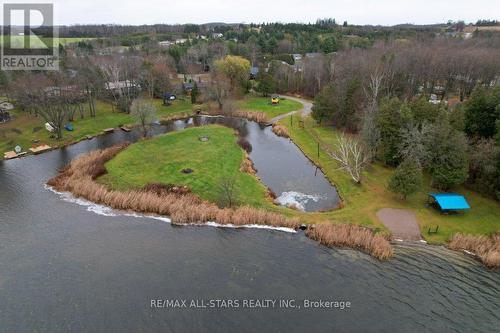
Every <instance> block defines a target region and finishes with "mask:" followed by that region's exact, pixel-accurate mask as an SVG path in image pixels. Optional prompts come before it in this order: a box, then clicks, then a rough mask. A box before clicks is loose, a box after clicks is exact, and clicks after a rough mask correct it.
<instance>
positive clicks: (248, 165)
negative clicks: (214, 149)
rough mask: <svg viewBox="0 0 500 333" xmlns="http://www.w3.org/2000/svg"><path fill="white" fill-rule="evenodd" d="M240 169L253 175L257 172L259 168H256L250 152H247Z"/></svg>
mask: <svg viewBox="0 0 500 333" xmlns="http://www.w3.org/2000/svg"><path fill="white" fill-rule="evenodd" d="M240 171H241V172H246V173H249V174H251V175H255V174H256V173H257V169H255V165H254V164H253V162H252V160H251V159H250V157H249V156H248V154H245V158H244V159H243V161H242V162H241V166H240Z"/></svg>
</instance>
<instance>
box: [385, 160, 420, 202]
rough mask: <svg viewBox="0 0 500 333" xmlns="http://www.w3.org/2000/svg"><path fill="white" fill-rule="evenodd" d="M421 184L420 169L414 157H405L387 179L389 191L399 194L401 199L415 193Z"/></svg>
mask: <svg viewBox="0 0 500 333" xmlns="http://www.w3.org/2000/svg"><path fill="white" fill-rule="evenodd" d="M421 185H422V170H421V168H420V165H419V164H418V162H417V161H416V160H415V159H414V158H407V159H405V160H404V161H403V162H402V163H401V164H400V165H399V166H398V167H397V168H396V171H394V173H393V174H392V176H391V178H390V179H389V184H388V188H389V190H390V191H391V192H394V193H398V194H400V195H401V198H402V199H403V200H406V197H407V196H409V195H411V194H413V193H415V192H416V191H417V190H418V189H419V188H420V186H421Z"/></svg>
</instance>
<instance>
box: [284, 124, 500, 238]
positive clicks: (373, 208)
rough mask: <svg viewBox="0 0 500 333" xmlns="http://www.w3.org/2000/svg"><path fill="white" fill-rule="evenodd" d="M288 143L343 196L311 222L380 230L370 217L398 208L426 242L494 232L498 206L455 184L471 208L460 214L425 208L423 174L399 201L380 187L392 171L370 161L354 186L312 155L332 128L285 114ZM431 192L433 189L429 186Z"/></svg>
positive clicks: (332, 134)
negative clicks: (415, 190) (406, 212)
mask: <svg viewBox="0 0 500 333" xmlns="http://www.w3.org/2000/svg"><path fill="white" fill-rule="evenodd" d="M280 123H281V124H283V125H285V126H286V127H287V128H288V130H289V132H290V136H291V138H292V139H293V141H294V142H295V143H296V144H297V145H298V146H299V147H300V148H301V149H302V150H303V151H304V152H305V154H306V155H307V156H308V157H309V158H310V159H311V160H313V161H314V163H316V164H317V165H318V166H320V167H321V168H322V169H323V171H324V172H325V174H326V176H327V177H328V178H329V179H330V180H331V181H332V182H333V183H334V184H335V185H336V186H337V188H338V190H339V193H340V195H341V196H342V198H343V200H344V204H345V207H344V208H342V209H340V210H337V211H332V212H326V213H320V214H310V215H315V220H316V222H320V221H325V222H327V221H328V222H332V223H342V222H350V223H357V224H363V225H375V226H378V227H380V228H382V229H383V226H382V225H381V223H380V221H378V219H377V217H376V212H377V211H378V210H379V209H381V208H385V207H388V208H403V209H408V210H411V211H413V212H415V214H416V216H417V220H418V223H419V226H420V229H421V232H422V235H423V236H424V237H425V239H426V240H427V241H429V242H431V243H443V242H445V241H447V240H449V239H450V238H451V236H452V235H453V234H454V233H457V232H462V233H467V234H474V235H475V234H489V233H492V232H495V231H499V230H500V219H499V216H500V204H499V203H498V202H496V201H494V200H492V199H489V198H486V197H484V196H482V195H480V194H478V193H476V192H473V191H470V190H467V189H464V188H458V189H456V190H455V192H457V193H460V194H463V195H464V196H465V197H466V198H467V200H468V201H469V203H470V205H471V207H472V209H471V210H470V211H468V212H465V213H463V214H456V215H443V214H441V213H440V212H438V211H437V210H435V209H434V208H431V207H427V206H426V199H427V193H428V192H430V191H432V189H431V187H430V185H429V184H430V179H429V177H425V180H424V185H423V186H422V187H421V189H420V190H419V191H418V193H416V194H415V195H413V196H411V197H409V198H408V200H407V201H402V200H401V199H399V197H398V196H397V195H396V194H393V193H391V192H389V191H388V190H387V189H386V186H387V185H386V184H387V182H388V180H389V177H390V176H391V174H392V172H393V171H394V170H393V169H390V168H386V167H384V166H382V165H379V164H374V165H372V166H371V167H370V169H369V170H367V171H366V172H365V173H364V180H363V184H362V185H356V184H355V183H354V182H352V180H351V179H350V177H349V176H348V175H347V174H346V173H344V172H343V171H342V170H339V169H338V165H337V162H335V161H334V160H332V159H331V158H330V157H329V156H328V155H327V154H326V152H325V150H323V149H322V148H320V155H319V157H318V155H317V149H318V141H321V143H322V145H326V146H330V147H331V146H332V145H333V144H334V142H335V141H336V139H337V136H338V134H339V133H338V132H337V131H336V130H335V129H333V128H332V127H317V126H316V125H315V123H314V121H313V120H312V119H311V118H308V119H307V120H306V121H305V126H304V128H301V127H299V126H298V124H297V122H294V123H293V124H294V125H293V126H291V125H290V118H289V117H288V118H286V119H283V120H282V121H281V122H280ZM434 191H435V190H434ZM436 226H439V232H438V233H437V234H431V235H428V233H427V230H428V228H429V227H432V228H435V227H436Z"/></svg>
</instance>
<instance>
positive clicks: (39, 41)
mask: <svg viewBox="0 0 500 333" xmlns="http://www.w3.org/2000/svg"><path fill="white" fill-rule="evenodd" d="M4 39H5V41H7V39H6V38H5V37H4V36H1V35H0V45H3V44H4ZM89 39H93V38H87V37H73V38H64V37H60V38H57V41H56V42H55V44H56V45H57V44H61V45H63V46H64V45H68V44H72V43H78V42H80V41H82V40H89ZM52 40H53V38H47V37H41V38H38V37H35V36H30V44H31V46H32V47H43V46H44V45H46V44H48V45H51V44H52ZM11 44H12V45H24V36H12V37H11Z"/></svg>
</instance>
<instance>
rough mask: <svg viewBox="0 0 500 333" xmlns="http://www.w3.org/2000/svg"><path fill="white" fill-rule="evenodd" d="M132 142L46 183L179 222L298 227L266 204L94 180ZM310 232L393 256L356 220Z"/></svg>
mask: <svg viewBox="0 0 500 333" xmlns="http://www.w3.org/2000/svg"><path fill="white" fill-rule="evenodd" d="M128 145H129V144H128V143H127V144H121V145H117V146H113V147H110V148H107V149H104V150H97V151H93V152H90V153H87V154H84V155H81V156H79V157H78V158H76V159H74V160H73V161H71V162H70V164H68V165H67V166H66V167H64V168H63V169H62V170H60V171H59V173H58V175H56V176H55V177H53V178H52V179H50V180H49V181H48V182H47V185H49V186H52V187H53V188H54V190H56V191H58V192H70V193H71V194H72V195H73V196H74V197H76V198H84V199H85V200H88V201H90V202H93V203H97V204H99V205H104V206H108V207H110V208H113V209H119V210H131V211H134V212H137V213H140V214H158V215H160V216H168V218H169V219H170V220H171V221H172V223H173V224H178V225H190V224H207V223H218V224H223V225H230V226H234V225H237V226H248V225H258V226H263V227H262V228H267V227H278V228H289V229H294V230H297V229H298V228H299V227H300V225H301V224H300V222H299V219H298V218H287V217H285V216H283V215H282V214H279V213H274V212H269V211H267V210H264V209H257V208H253V207H249V206H240V207H237V208H230V209H229V208H219V207H217V205H215V204H213V203H210V202H207V201H204V200H201V199H200V198H199V197H197V196H195V195H192V194H188V195H177V194H171V193H168V194H165V195H163V196H160V195H158V194H155V193H151V192H148V191H145V190H129V191H114V190H110V189H108V188H107V187H106V186H104V185H102V184H98V183H96V182H95V179H96V178H97V177H98V176H99V175H102V174H104V173H106V169H105V167H104V164H105V163H106V162H107V161H109V160H111V159H112V158H113V157H114V156H116V155H117V154H118V153H119V152H120V151H122V150H123V149H125V148H126V147H128ZM337 228H342V229H346V230H348V232H347V233H345V232H344V234H343V236H344V239H338V237H337V236H336V234H337V233H336V231H337ZM339 230H340V229H339ZM308 231H310V232H311V234H314V235H315V239H316V240H318V241H319V242H320V243H322V244H324V245H327V246H330V247H331V246H333V245H335V246H341V247H350V248H353V249H358V250H362V251H364V252H366V253H368V254H370V255H372V256H373V257H375V258H377V259H379V260H386V259H388V258H390V257H392V256H393V249H392V246H391V245H390V243H389V241H388V240H387V239H386V238H384V237H383V236H381V235H379V234H374V233H373V231H371V230H369V229H367V228H362V227H360V226H357V225H352V224H349V225H347V224H343V225H331V224H317V225H310V226H308ZM344 231H345V230H344ZM310 238H313V237H310ZM313 239H314V238H313ZM380 248H383V250H380Z"/></svg>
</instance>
